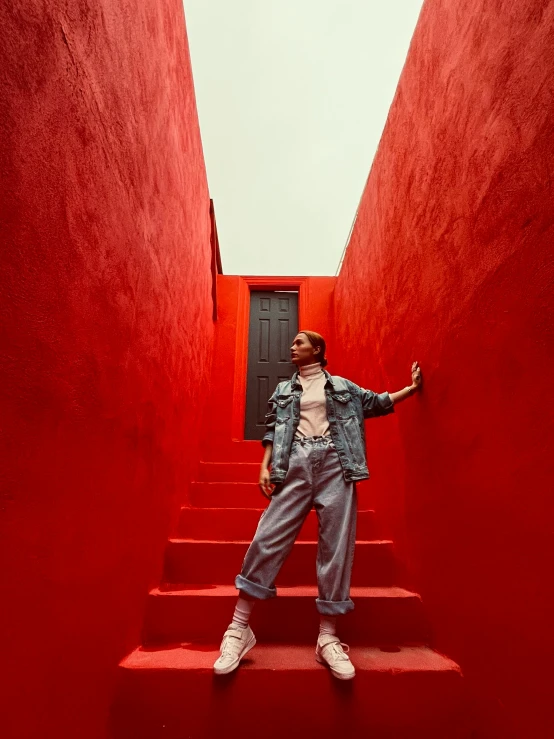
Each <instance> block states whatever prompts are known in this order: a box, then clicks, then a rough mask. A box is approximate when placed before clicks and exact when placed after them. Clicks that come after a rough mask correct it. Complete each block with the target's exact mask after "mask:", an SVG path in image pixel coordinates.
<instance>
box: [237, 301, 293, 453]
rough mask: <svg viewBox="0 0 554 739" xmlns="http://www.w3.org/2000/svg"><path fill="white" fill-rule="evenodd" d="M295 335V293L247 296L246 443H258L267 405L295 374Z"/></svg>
mask: <svg viewBox="0 0 554 739" xmlns="http://www.w3.org/2000/svg"><path fill="white" fill-rule="evenodd" d="M297 333H298V293H284V292H257V291H252V292H251V293H250V325H249V333H248V376H247V379H246V423H245V430H244V438H245V439H261V438H262V437H263V435H264V433H265V414H266V413H267V401H268V399H269V397H270V396H271V394H272V393H273V391H274V390H275V388H276V387H277V384H278V383H279V382H281V380H290V378H291V377H292V374H293V372H294V370H295V366H294V365H293V364H292V363H291V361H290V345H291V344H292V341H293V339H294V337H295V336H296V334H297Z"/></svg>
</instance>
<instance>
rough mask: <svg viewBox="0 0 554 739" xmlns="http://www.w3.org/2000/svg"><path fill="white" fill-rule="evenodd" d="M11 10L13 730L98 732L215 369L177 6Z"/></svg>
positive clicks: (6, 626) (6, 23) (5, 11)
mask: <svg viewBox="0 0 554 739" xmlns="http://www.w3.org/2000/svg"><path fill="white" fill-rule="evenodd" d="M0 19H1V25H2V37H3V43H2V44H1V45H0V69H2V75H1V76H0V88H1V90H0V126H1V136H0V147H1V148H0V157H1V166H0V172H1V175H2V178H3V179H2V188H1V191H2V200H3V202H2V240H3V245H2V252H1V256H0V259H1V262H2V288H1V291H0V316H1V320H2V324H3V327H2V353H1V356H0V376H1V381H0V404H1V406H0V416H1V418H2V421H1V430H2V440H1V447H0V469H1V476H2V511H1V514H0V520H1V531H0V542H1V546H2V566H1V573H2V584H1V588H0V590H1V592H2V607H1V608H0V614H1V616H0V620H1V625H0V636H1V640H2V646H1V647H0V653H1V655H2V660H1V661H2V690H1V691H0V703H1V705H0V715H1V716H2V719H1V720H0V733H1V734H2V736H3V737H5V739H16V738H17V739H31V737H32V738H33V739H37V738H38V737H41V739H50V737H52V738H54V737H55V739H62V738H65V737H67V738H68V739H69V738H71V739H75V738H76V737H79V738H80V739H101V738H102V737H103V736H104V726H105V721H106V715H107V710H108V704H109V702H110V698H111V690H112V681H113V677H114V674H115V670H116V667H117V663H118V661H119V659H120V658H121V657H122V656H123V655H124V654H125V653H127V652H128V651H130V650H131V649H132V648H134V647H135V646H136V644H138V643H139V641H140V639H139V632H140V627H141V624H142V615H143V604H144V601H145V597H146V593H147V591H148V588H149V585H151V584H153V583H155V582H157V581H158V580H159V574H160V573H159V569H160V567H161V562H162V550H163V546H164V544H165V541H166V537H167V533H168V530H169V526H170V519H171V516H172V514H173V512H174V510H175V509H176V507H177V499H178V498H179V497H180V496H181V495H182V494H183V492H184V491H185V490H186V482H187V480H188V479H189V477H190V474H191V469H192V467H193V466H194V465H195V464H196V462H197V457H198V449H197V448H198V443H197V435H195V434H191V428H193V427H194V426H195V424H197V423H198V418H199V415H200V411H201V408H200V401H201V397H202V395H201V393H199V392H197V388H198V387H205V386H206V384H207V382H208V381H209V369H210V362H211V350H212V336H213V323H212V299H211V275H210V224H209V198H208V190H207V184H206V176H205V170H204V161H203V154H202V147H201V142H200V134H199V129H198V122H197V114H196V106H195V99H194V92H193V83H192V76H191V69H190V63H189V52H188V47H187V39H186V32H185V26H184V18H183V7H182V3H181V0H164V2H159V0H140V2H139V1H138V0H136V1H133V2H120V1H119V0H94V2H92V1H90V0H89V1H87V0H85V1H83V2H80V3H77V4H74V3H70V4H68V3H66V2H60V1H58V0H50V2H48V3H44V2H38V0H29V2H26V3H24V4H21V3H15V4H13V3H6V4H3V5H2V8H1V9H0Z"/></svg>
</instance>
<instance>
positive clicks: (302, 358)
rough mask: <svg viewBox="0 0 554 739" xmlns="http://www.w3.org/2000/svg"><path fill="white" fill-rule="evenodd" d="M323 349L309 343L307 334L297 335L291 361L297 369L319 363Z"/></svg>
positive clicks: (291, 349)
mask: <svg viewBox="0 0 554 739" xmlns="http://www.w3.org/2000/svg"><path fill="white" fill-rule="evenodd" d="M320 354H321V349H320V348H319V347H317V349H314V347H313V346H312V345H311V344H310V342H309V341H308V337H307V336H306V334H296V336H295V338H294V341H293V342H292V346H291V348H290V361H291V362H292V363H293V364H295V365H296V366H297V367H304V366H305V365H307V364H315V363H316V362H319V356H320Z"/></svg>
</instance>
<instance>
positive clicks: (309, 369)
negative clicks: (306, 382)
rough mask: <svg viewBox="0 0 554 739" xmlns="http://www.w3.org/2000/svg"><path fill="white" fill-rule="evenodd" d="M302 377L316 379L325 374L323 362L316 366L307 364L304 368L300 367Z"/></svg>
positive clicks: (317, 363)
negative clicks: (317, 376)
mask: <svg viewBox="0 0 554 739" xmlns="http://www.w3.org/2000/svg"><path fill="white" fill-rule="evenodd" d="M298 369H299V372H300V377H315V376H316V375H320V374H322V373H323V367H322V366H321V362H316V363H315V364H305V365H304V366H303V367H299V368H298Z"/></svg>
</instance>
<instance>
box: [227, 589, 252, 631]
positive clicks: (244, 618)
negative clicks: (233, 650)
mask: <svg viewBox="0 0 554 739" xmlns="http://www.w3.org/2000/svg"><path fill="white" fill-rule="evenodd" d="M255 602H256V601H254V600H246V598H241V597H240V596H239V599H238V600H237V605H236V607H235V613H234V614H233V620H232V621H231V626H234V627H235V628H236V629H245V628H246V627H247V626H248V619H249V618H250V614H251V613H252V609H253V608H254V603H255Z"/></svg>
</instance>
